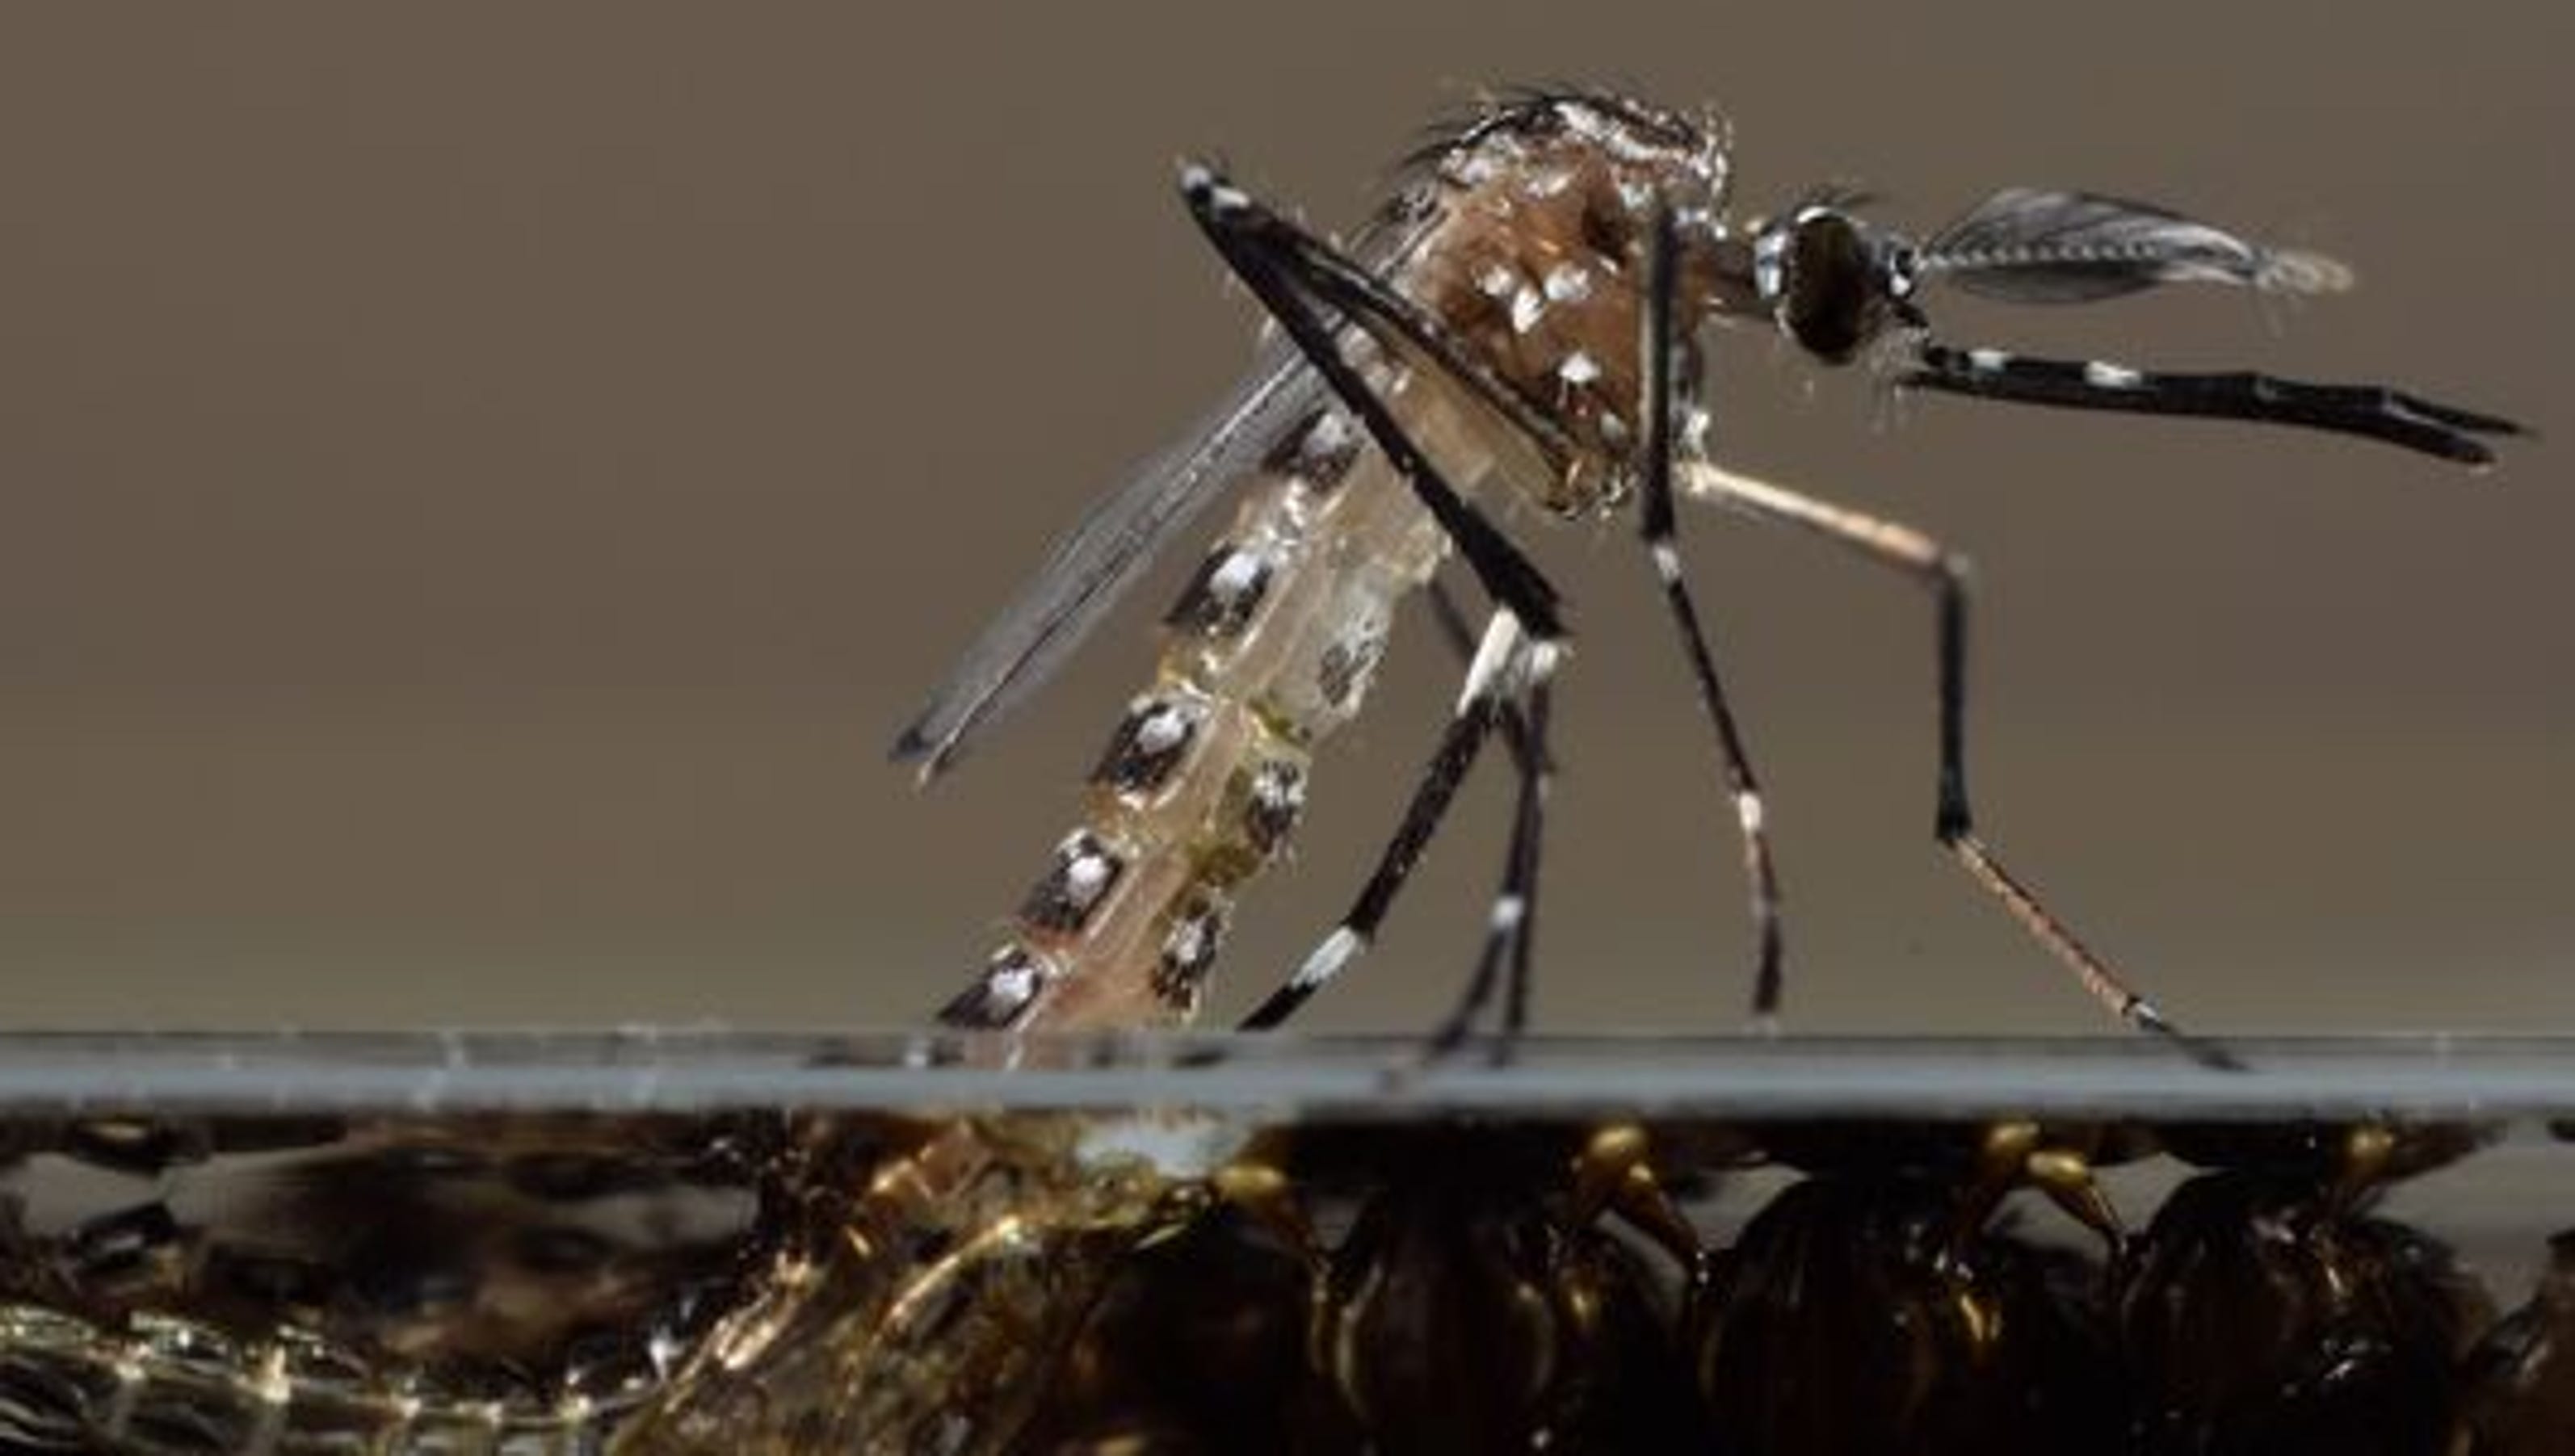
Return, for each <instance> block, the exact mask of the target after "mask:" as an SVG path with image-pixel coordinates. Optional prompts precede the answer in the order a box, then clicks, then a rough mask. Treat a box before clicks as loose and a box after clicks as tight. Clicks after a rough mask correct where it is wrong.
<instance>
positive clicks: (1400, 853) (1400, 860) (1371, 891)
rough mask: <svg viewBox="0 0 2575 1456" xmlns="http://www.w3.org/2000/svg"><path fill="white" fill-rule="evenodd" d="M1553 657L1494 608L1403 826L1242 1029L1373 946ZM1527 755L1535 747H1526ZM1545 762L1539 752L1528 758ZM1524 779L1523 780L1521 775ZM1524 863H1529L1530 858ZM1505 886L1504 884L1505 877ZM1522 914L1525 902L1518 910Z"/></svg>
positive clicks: (1271, 1020)
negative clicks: (1516, 700)
mask: <svg viewBox="0 0 2575 1456" xmlns="http://www.w3.org/2000/svg"><path fill="white" fill-rule="evenodd" d="M1555 654H1556V649H1555V647H1554V645H1553V644H1549V643H1542V642H1532V641H1530V639H1529V637H1528V634H1527V632H1526V630H1525V629H1523V628H1522V627H1521V626H1520V622H1519V619H1518V618H1517V617H1514V616H1513V615H1512V614H1511V612H1510V610H1509V609H1507V608H1496V609H1495V610H1494V612H1493V615H1492V618H1491V620H1490V621H1489V622H1488V623H1487V624H1486V626H1485V628H1484V634H1483V638H1482V640H1481V641H1480V642H1479V643H1478V645H1477V646H1476V649H1475V658H1474V661H1473V663H1471V664H1470V665H1468V667H1467V669H1466V682H1465V687H1464V688H1463V690H1461V691H1460V692H1459V694H1458V697H1457V711H1456V712H1455V714H1454V715H1452V716H1451V717H1450V718H1449V720H1448V727H1447V728H1445V729H1444V730H1443V731H1442V732H1441V733H1440V735H1439V745H1438V747H1437V748H1436V749H1434V750H1433V751H1432V753H1431V755H1430V763H1429V766H1428V767H1426V768H1425V769H1424V770H1423V771H1422V775H1421V782H1420V783H1419V784H1418V785H1417V786H1416V787H1415V788H1414V789H1413V792H1412V801H1411V802H1410V803H1409V804H1407V805H1405V807H1404V811H1403V819H1402V821H1401V822H1400V823H1398V824H1397V825H1396V826H1395V830H1394V837H1393V838H1392V839H1390V840H1388V841H1387V843H1386V846H1385V850H1384V852H1383V853H1381V854H1379V855H1378V856H1377V863H1376V868H1375V869H1374V870H1372V871H1371V872H1370V873H1369V875H1368V878H1367V883H1366V884H1364V885H1362V886H1361V887H1360V889H1359V893H1358V897H1357V898H1356V899H1355V900H1353V901H1352V902H1351V904H1350V908H1349V910H1348V912H1347V913H1345V914H1344V915H1342V916H1341V920H1340V923H1339V924H1338V925H1336V926H1335V927H1333V929H1332V932H1331V933H1330V934H1328V935H1326V936H1324V937H1323V939H1322V942H1321V943H1320V944H1318V945H1316V946H1315V947H1314V949H1313V951H1312V952H1311V953H1310V954H1308V955H1307V956H1306V957H1305V959H1304V961H1303V963H1301V964H1299V965H1298V966H1297V967H1296V969H1295V971H1294V973H1293V974H1291V975H1289V976H1288V978H1287V981H1286V982H1284V983H1283V984H1281V985H1280V987H1279V988H1278V989H1277V990H1274V991H1272V992H1271V993H1270V995H1269V997H1268V998H1267V999H1265V1000H1264V1001H1263V1002H1262V1003H1261V1004H1260V1006H1258V1007H1257V1008H1255V1009H1254V1011H1253V1012H1252V1014H1251V1015H1249V1016H1247V1017H1245V1018H1244V1020H1243V1029H1244V1030H1247V1031H1263V1030H1268V1029H1270V1028H1272V1027H1275V1026H1278V1025H1279V1024H1280V1023H1282V1022H1284V1021H1286V1020H1287V1018H1288V1017H1289V1016H1291V1015H1294V1014H1295V1012H1296V1009H1297V1008H1298V1007H1299V1006H1302V1005H1304V1004H1305V1002H1306V1001H1307V1000H1308V999H1310V998H1311V997H1312V996H1313V994H1314V993H1315V992H1316V991H1318V990H1321V989H1322V988H1323V987H1324V986H1325V985H1326V984H1328V983H1329V982H1330V981H1331V980H1332V978H1333V977H1334V976H1337V975H1339V974H1340V973H1341V970H1342V968H1343V967H1345V966H1347V965H1348V964H1349V962H1350V961H1352V960H1353V959H1356V958H1357V957H1358V955H1359V953H1360V952H1361V951H1363V950H1365V949H1366V948H1367V947H1368V944H1369V943H1370V942H1371V941H1372V940H1374V939H1375V937H1376V932H1377V927H1378V926H1379V925H1380V924H1382V923H1383V922H1384V920H1385V913H1386V910H1387V909H1388V908H1389V907H1390V906H1391V905H1392V904H1393V903H1394V897H1395V895H1396V894H1397V893H1399V892H1400V891H1401V890H1402V888H1403V886H1404V882H1405V881H1406V880H1408V879H1410V878H1411V876H1412V871H1413V868H1414V866H1415V865H1417V864H1419V863H1420V862H1421V853H1422V850H1423V849H1425V848H1427V847H1428V846H1429V843H1430V838H1431V836H1432V835H1433V834H1435V833H1437V832H1438V829H1439V824H1440V821H1441V820H1442V819H1444V818H1445V817H1446V816H1447V813H1448V806H1449V804H1450V803H1452V802H1453V801H1454V800H1455V799H1456V796H1457V788H1458V785H1459V784H1461V783H1463V782H1464V781H1465V779H1466V773H1467V770H1469V769H1471V768H1473V767H1474V765H1475V757H1476V755H1477V754H1478V753H1479V752H1481V751H1482V749H1483V746H1484V740H1485V739H1487V738H1489V737H1491V736H1492V734H1493V725H1494V722H1495V721H1496V719H1497V718H1498V717H1499V716H1500V711H1501V705H1502V704H1503V703H1504V702H1505V701H1506V700H1508V699H1509V698H1511V697H1513V696H1515V695H1517V694H1518V693H1520V692H1521V691H1522V689H1523V688H1524V686H1525V685H1526V684H1527V683H1528V682H1529V681H1530V680H1531V679H1532V678H1543V677H1544V676H1545V675H1546V674H1547V673H1549V672H1551V671H1552V670H1553V662H1554V657H1555ZM1531 746H1532V747H1540V746H1542V745H1540V744H1537V743H1534V742H1533V743H1532V744H1531ZM1535 758H1536V760H1537V761H1543V760H1544V754H1543V752H1539V753H1537V754H1536V755H1535ZM1524 778H1525V775H1524ZM1531 863H1532V864H1533V863H1534V858H1533V857H1532V859H1531ZM1505 877H1506V878H1508V877H1509V876H1507V875H1506V876H1505ZM1522 908H1523V910H1524V909H1525V900H1523V903H1522Z"/></svg>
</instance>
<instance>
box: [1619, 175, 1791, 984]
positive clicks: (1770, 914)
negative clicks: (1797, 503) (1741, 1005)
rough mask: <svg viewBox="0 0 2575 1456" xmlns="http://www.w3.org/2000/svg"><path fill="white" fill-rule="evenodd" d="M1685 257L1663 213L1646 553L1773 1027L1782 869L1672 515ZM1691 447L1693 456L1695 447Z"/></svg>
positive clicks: (1651, 283) (1652, 315)
mask: <svg viewBox="0 0 2575 1456" xmlns="http://www.w3.org/2000/svg"><path fill="white" fill-rule="evenodd" d="M1678 251H1679V245H1678V243H1677V242H1676V241H1675V239H1674V237H1673V231H1672V218H1671V213H1670V212H1669V210H1668V209H1661V208H1658V209H1656V210H1655V214H1654V229H1653V234H1652V240H1651V246H1650V248H1649V249H1648V251H1647V254H1646V260H1645V262H1646V277H1645V309H1644V321H1643V327H1642V328H1641V329H1640V330H1639V331H1638V332H1639V334H1640V336H1641V347H1642V349H1643V351H1644V359H1643V367H1642V368H1641V369H1640V370H1639V371H1638V372H1637V379H1638V381H1639V392H1640V394H1641V395H1642V396H1643V398H1642V400H1641V401H1640V402H1639V403H1640V404H1641V407H1642V411H1641V413H1642V418H1643V426H1644V428H1643V432H1642V436H1643V438H1642V442H1641V445H1642V451H1643V467H1644V469H1643V472H1642V476H1643V479H1642V486H1641V490H1640V491H1639V494H1640V495H1641V497H1642V500H1641V501H1640V502H1639V503H1638V504H1639V507H1640V510H1639V513H1638V514H1639V520H1640V532H1641V534H1642V536H1643V539H1644V543H1645V553H1646V555H1647V557H1648V558H1650V559H1651V560H1652V562H1653V565H1654V576H1655V578H1656V580H1658V581H1659V582H1660V583H1661V584H1662V589H1663V601H1664V603H1665V605H1667V606H1668V607H1669V608H1670V609H1671V614H1672V625H1673V627H1674V628H1675V629H1677V630H1678V631H1679V633H1680V641H1681V652H1682V654H1683V655H1684V656H1685V657H1687V658H1688V659H1689V666H1690V677H1691V679H1692V681H1694V682H1695V683H1696V684H1697V685H1698V701H1699V707H1700V708H1701V709H1703V710H1705V712H1706V714H1707V718H1708V723H1709V726H1710V727H1712V728H1714V729H1715V730H1716V746H1717V756H1718V759H1719V761H1720V763H1721V764H1722V766H1723V769H1724V772H1725V788H1726V793H1727V794H1728V795H1729V796H1730V797H1731V798H1732V799H1733V800H1734V818H1735V823H1736V824H1737V825H1738V826H1740V828H1741V829H1742V833H1743V877H1744V882H1745V884H1746V886H1747V887H1748V889H1749V892H1750V895H1751V901H1752V933H1753V939H1754V945H1755V950H1754V961H1753V978H1752V1014H1753V1016H1754V1017H1755V1018H1756V1019H1757V1020H1760V1021H1767V1020H1769V1019H1770V1018H1771V1017H1773V1016H1775V1015H1777V1014H1778V1010H1779V985H1780V971H1779V961H1780V927H1779V870H1778V865H1777V862H1776V861H1775V859H1774V858H1773V857H1772V855H1771V851H1770V834H1769V831H1768V829H1767V828H1766V827H1765V819H1764V815H1763V813H1762V806H1761V784H1760V781H1759V780H1758V779H1757V778H1755V777H1754V776H1753V772H1752V759H1751V755H1750V754H1749V753H1747V752H1746V751H1745V750H1744V746H1743V733H1742V730H1741V728H1738V727H1737V726H1736V724H1735V721H1734V711H1733V709H1732V708H1730V707H1728V706H1727V704H1726V701H1725V685H1724V683H1723V682H1722V681H1721V680H1720V679H1719V678H1718V677H1717V673H1716V660H1715V658H1714V656H1713V655H1712V654H1711V653H1710V652H1709V649H1708V643H1707V633H1706V631H1705V629H1704V628H1702V627H1701V626H1700V624H1699V616H1698V609H1697V607H1696V605H1695V604H1693V603H1692V601H1691V600H1690V590H1689V582H1688V580H1687V579H1686V578H1685V577H1684V576H1683V575H1682V572H1681V555H1680V547H1679V541H1678V531H1679V528H1678V525H1677V523H1676V520H1675V513H1674V512H1673V510H1672V466H1673V462H1674V461H1675V460H1676V459H1678V458H1679V455H1680V452H1681V450H1682V448H1683V442H1682V440H1681V438H1680V430H1679V425H1678V416H1679V414H1680V410H1681V381H1680V379H1679V377H1678V375H1679V372H1678V371H1677V370H1676V369H1675V368H1674V367H1673V365H1674V356H1675V352H1676V350H1677V349H1678V347H1679V343H1678V340H1677V339H1676V338H1675V337H1674V329H1673V325H1672V287H1673V266H1674V258H1675V257H1676V255H1677V254H1678ZM1690 448H1691V449H1692V450H1693V451H1695V449H1696V446H1695V443H1692V445H1691V447H1690Z"/></svg>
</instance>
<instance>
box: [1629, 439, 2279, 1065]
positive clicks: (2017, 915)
mask: <svg viewBox="0 0 2575 1456" xmlns="http://www.w3.org/2000/svg"><path fill="white" fill-rule="evenodd" d="M1680 470H1681V476H1680V488H1681V489H1682V490H1683V491H1684V492H1686V493H1687V494H1689V495H1691V496H1693V497H1696V498H1700V499H1703V500H1709V501H1714V502H1716V503H1718V504H1720V505H1728V506H1734V507H1737V508H1739V509H1742V510H1744V511H1747V512H1749V513H1751V514H1752V515H1755V516H1760V517H1764V518H1767V519H1769V520H1773V521H1780V522H1785V523H1787V524H1789V525H1792V526H1797V527H1801V528H1803V529H1805V530H1808V531H1812V532H1815V533H1817V534H1818V535H1821V536H1823V537H1825V538H1827V539H1829V540H1832V541H1836V542H1839V543H1841V544H1842V545H1843V546H1846V547H1848V548H1850V549H1851V550H1853V551H1856V552H1858V553H1859V554H1860V555H1861V556H1863V557H1865V558H1867V559H1868V560H1870V561H1874V562H1877V563H1880V564H1881V565H1885V566H1890V567H1893V568H1895V569H1897V570H1899V571H1902V572H1905V573H1906V574H1908V575H1910V576H1912V577H1913V578H1914V579H1915V580H1917V581H1919V582H1921V583H1922V584H1923V585H1924V586H1926V587H1927V588H1929V589H1930V591H1931V594H1932V598H1933V601H1934V603H1935V604H1936V605H1935V613H1936V621H1937V633H1938V653H1939V675H1940V689H1939V692H1940V697H1939V716H1940V729H1939V731H1940V759H1939V763H1940V768H1939V789H1938V806H1937V808H1936V810H1935V817H1934V820H1933V827H1932V832H1933V833H1934V834H1935V835H1936V836H1937V837H1938V838H1939V840H1940V842H1941V844H1942V845H1944V846H1945V847H1947V849H1948V850H1949V852H1950V853H1952V854H1954V855H1956V856H1957V858H1958V862H1959V863H1960V864H1962V865H1964V866H1965V867H1966V870H1967V872H1968V873H1969V874H1970V875H1973V876H1974V877H1975V879H1976V882H1977V883H1979V884H1981V885H1983V886H1984V887H1985V889H1986V890H1987V891H1989V892H1990V893H1991V894H1992V895H1993V896H1994V897H1995V898H1996V899H1998V900H2000V901H2001V902H2002V905H2003V908H2004V909H2006V910H2008V911H2010V912H2011V915H2012V918H2014V919H2016V920H2018V921H2020V923H2021V926H2022V928H2024V929H2026V930H2027V931H2028V932H2029V933H2030V935H2031V936H2032V937H2033V938H2035V939H2036V940H2037V941H2038V942H2039V943H2040V944H2042V945H2044V946H2046V947H2047V949H2048V950H2049V952H2050V953H2052V954H2054V955H2055V957H2056V958H2057V959H2058V960H2059V961H2060V962H2062V963H2063V964H2064V965H2065V967H2066V968H2067V969H2068V970H2070V971H2072V972H2073V973H2074V978H2075V979H2076V980H2077V981H2079V982H2081V983H2082V986H2083V988H2084V989H2085V990H2087V991H2089V992H2091V994H2092V996H2093V998H2094V999H2095V1000H2098V1001H2099V1002H2100V1003H2101V1004H2102V1005H2104V1006H2106V1007H2108V1008H2109V1010H2110V1012H2111V1014H2113V1015H2115V1016H2117V1017H2119V1018H2120V1019H2121V1020H2123V1021H2125V1022H2127V1023H2128V1024H2129V1025H2131V1026H2134V1027H2137V1028H2138V1029H2140V1030H2144V1031H2150V1032H2153V1033H2155V1034H2156V1035H2159V1036H2162V1037H2164V1038H2166V1039H2167V1040H2170V1041H2172V1042H2174V1043H2175V1044H2177V1045H2178V1046H2180V1047H2181V1048H2182V1049H2183V1050H2184V1051H2186V1052H2188V1053H2189V1054H2190V1055H2191V1056H2192V1057H2194V1058H2196V1059H2198V1060H2199V1061H2201V1062H2204V1063H2206V1064H2208V1065H2211V1066H2219V1067H2234V1066H2236V1065H2238V1063H2237V1062H2236V1061H2235V1059H2234V1058H2233V1057H2232V1056H2229V1055H2228V1054H2227V1053H2226V1051H2225V1050H2224V1048H2222V1047H2219V1046H2216V1045H2214V1044H2211V1043H2210V1042H2207V1041H2204V1040H2201V1039H2200V1038H2197V1037H2194V1036H2190V1035H2188V1034H2186V1033H2184V1032H2183V1031H2182V1030H2181V1029H2180V1028H2179V1027H2177V1026H2175V1025H2173V1023H2172V1022H2171V1021H2170V1020H2168V1019H2167V1018H2166V1017H2165V1016H2164V1014H2163V1013H2162V1012H2161V1011H2159V1010H2157V1009H2155V1007H2154V1005H2153V1003H2151V1002H2149V1001H2148V1000H2147V999H2146V998H2145V997H2144V996H2142V995H2140V994H2138V993H2137V992H2136V990H2134V989H2133V988H2132V987H2130V986H2129V985H2128V983H2127V981H2126V980H2124V979H2123V978H2121V976H2120V975H2119V973H2118V972H2117V971H2114V970H2112V969H2111V968H2110V966H2109V964H2108V962H2106V961H2104V960H2103V959H2102V958H2101V957H2100V956H2099V955H2098V954H2096V953H2094V952H2093V950H2092V949H2091V948H2090V947H2089V946H2087V945H2085V944H2084V943H2083V942H2082V940H2081V939H2079V938H2077V937H2076V935H2075V934H2074V932H2073V930H2071V929H2070V928H2068V927H2067V925H2066V924H2065V922H2064V921H2063V920H2060V919H2058V918H2057V917H2056V915H2055V914H2054V913H2053V912H2051V911H2050V910H2049V909H2048V908H2047V906H2046V905H2045V904H2044V903H2042V902H2041V901H2040V899H2039V898H2038V895H2037V893H2036V892H2035V891H2034V890H2032V889H2031V888H2030V887H2029V886H2028V885H2027V884H2025V883H2023V882H2022V881H2021V880H2020V879H2019V878H2018V877H2016V876H2015V875H2013V874H2012V873H2011V871H2010V870H2008V869H2006V868H2004V867H2003V864H2002V861H2001V860H2000V859H1998V858H1997V857H1995V855H1994V852H1993V850H1992V848H1991V847H1989V846H1988V845H1987V844H1986V843H1985V840H1984V837H1983V836H1982V835H1981V834H1979V833H1977V832H1976V826H1975V814H1974V810H1973V809H1972V807H1971V806H1970V805H1969V803H1968V799H1967V771H1966V706H1967V564H1966V561H1965V560H1964V559H1963V558H1961V557H1959V556H1958V555H1957V554H1955V553H1953V552H1951V551H1949V550H1948V549H1947V548H1945V547H1943V546H1941V545H1940V544H1939V543H1938V542H1936V541H1933V540H1932V539H1931V538H1929V537H1927V536H1924V535H1923V534H1922V533H1920V532H1918V531H1915V530H1914V529H1912V528H1911V527H1909V526H1903V525H1900V524H1898V523H1895V522H1892V521H1884V520H1880V519H1878V518H1876V517H1873V516H1868V515H1864V514H1862V513H1860V512H1857V511H1852V510H1847V509H1845V508H1843V507H1840V506H1836V505H1833V504H1831V503H1829V502H1825V501H1819V500H1816V499H1814V498H1813V497H1811V496H1806V495H1803V494H1801V493H1799V492H1796V491H1791V490H1788V489H1786V488H1785V487H1781V486H1776V485H1772V484H1770V483H1769V482H1767V481H1761V480H1756V479H1754V478H1752V477H1749V476H1743V475H1737V474H1734V473H1733V472H1730V471H1724V470H1720V469H1718V468H1717V467H1716V466H1714V465H1712V464H1708V463H1706V462H1703V461H1684V462H1682V463H1681V467H1680Z"/></svg>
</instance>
